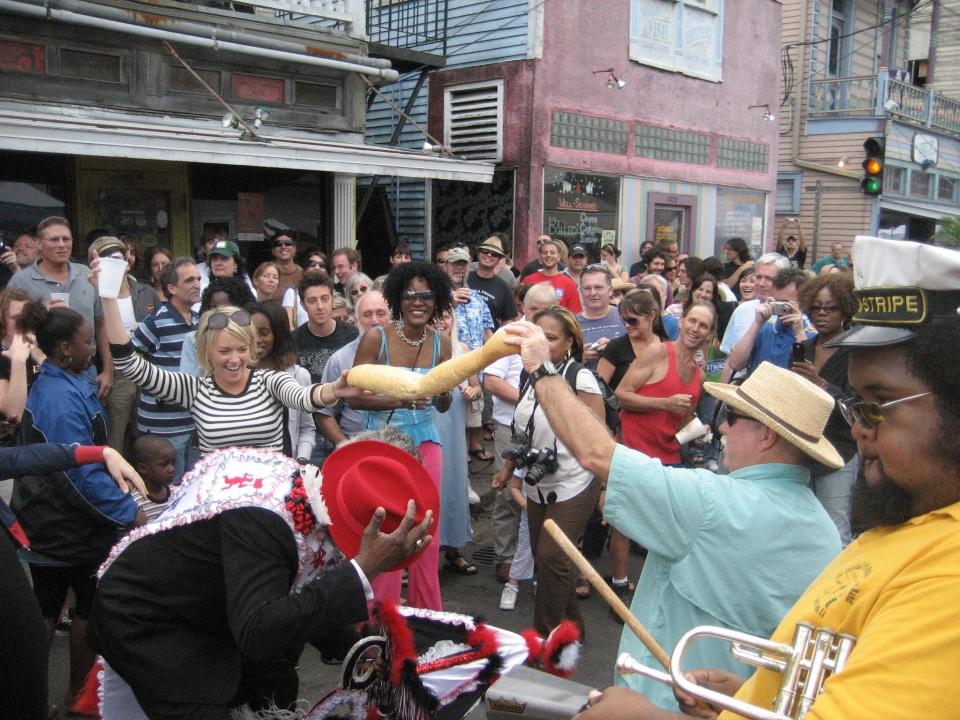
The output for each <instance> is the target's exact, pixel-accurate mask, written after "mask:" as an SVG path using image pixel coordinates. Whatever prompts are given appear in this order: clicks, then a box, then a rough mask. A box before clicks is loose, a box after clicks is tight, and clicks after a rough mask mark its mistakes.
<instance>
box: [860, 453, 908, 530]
mask: <svg viewBox="0 0 960 720" xmlns="http://www.w3.org/2000/svg"><path fill="white" fill-rule="evenodd" d="M880 474H881V475H882V476H883V479H882V480H881V481H880V482H879V483H875V484H873V485H871V484H869V483H868V482H867V479H866V476H865V475H864V474H863V465H862V464H861V465H860V467H859V469H858V470H857V480H856V482H855V483H854V485H853V497H852V498H851V503H850V516H851V518H852V521H853V523H854V524H855V525H856V526H857V527H858V528H860V529H863V530H870V529H871V528H875V527H881V526H889V525H902V524H903V523H905V522H907V520H909V519H910V518H912V517H913V511H912V508H913V495H912V494H911V493H910V492H909V491H908V490H904V489H903V488H902V487H900V486H899V485H897V484H896V483H895V482H894V481H893V480H891V479H890V478H889V477H887V476H886V474H885V473H884V472H883V466H882V465H881V466H880Z"/></svg>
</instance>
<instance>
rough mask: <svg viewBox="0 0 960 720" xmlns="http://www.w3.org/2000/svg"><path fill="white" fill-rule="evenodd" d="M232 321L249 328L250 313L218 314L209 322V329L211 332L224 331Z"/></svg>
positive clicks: (212, 316) (243, 311)
mask: <svg viewBox="0 0 960 720" xmlns="http://www.w3.org/2000/svg"><path fill="white" fill-rule="evenodd" d="M231 320H232V321H233V322H234V323H236V324H237V325H239V326H240V327H247V326H248V325H249V324H250V313H248V312H247V311H246V310H235V311H234V312H232V313H230V314H228V313H225V312H216V313H214V314H213V315H211V316H210V319H209V320H207V327H208V328H209V329H210V330H223V329H224V328H225V327H227V325H229V324H230V321H231Z"/></svg>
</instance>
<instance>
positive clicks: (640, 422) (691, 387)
mask: <svg viewBox="0 0 960 720" xmlns="http://www.w3.org/2000/svg"><path fill="white" fill-rule="evenodd" d="M666 345H667V374H666V375H665V376H664V377H663V380H658V381H657V382H653V383H647V384H646V385H641V386H640V387H638V388H637V389H636V393H637V395H643V396H644V397H651V398H666V397H670V396H671V395H679V394H684V395H690V396H692V398H693V400H692V401H691V402H692V404H693V406H694V407H696V405H697V401H698V400H699V399H700V374H699V373H696V372H695V373H694V374H693V378H692V379H691V380H690V382H688V383H686V384H684V383H683V381H682V380H681V379H680V373H679V372H677V358H676V349H675V348H674V346H673V343H672V342H669V343H666ZM620 420H621V422H622V433H623V434H622V442H623V444H624V445H626V446H627V447H629V448H633V449H634V450H639V451H640V452H642V453H644V454H646V455H649V456H650V457H655V458H657V459H658V460H660V461H661V462H663V463H666V464H671V465H677V464H679V462H680V443H678V442H677V438H676V437H674V436H675V435H676V433H677V430H679V429H680V428H681V427H683V419H682V418H680V417H678V416H677V415H674V414H673V413H671V412H667V411H666V410H654V411H653V412H633V411H630V410H621V411H620Z"/></svg>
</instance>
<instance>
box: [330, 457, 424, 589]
mask: <svg viewBox="0 0 960 720" xmlns="http://www.w3.org/2000/svg"><path fill="white" fill-rule="evenodd" d="M322 493H323V500H324V502H325V503H326V506H327V512H328V514H329V515H330V534H331V535H332V536H333V541H334V542H335V543H336V544H337V547H339V548H340V549H341V550H342V551H343V552H344V554H345V555H346V556H347V557H351V558H352V557H355V556H356V554H357V552H359V550H360V540H361V538H362V537H363V531H364V529H365V528H366V527H367V525H368V524H369V523H370V518H371V517H373V511H374V510H376V509H377V508H378V507H382V508H383V509H384V510H386V511H387V516H386V517H385V518H384V519H383V523H382V524H381V525H380V531H381V532H385V533H391V532H393V531H394V530H396V529H397V527H399V525H400V521H401V520H403V516H404V515H405V514H406V512H407V500H411V499H412V500H413V501H414V502H415V503H416V504H417V514H416V518H415V522H417V523H420V522H422V521H423V516H424V515H425V514H426V512H427V510H433V520H434V524H433V528H434V529H435V528H437V527H438V524H437V523H439V519H440V518H439V514H438V513H439V510H440V497H439V494H438V493H437V487H436V485H434V484H433V480H432V479H431V478H430V475H429V474H428V473H427V471H426V468H424V467H423V464H422V463H421V462H420V461H419V460H417V459H416V458H415V457H413V456H412V455H410V454H409V453H407V452H406V451H405V450H402V449H400V448H398V447H396V446H395V445H391V444H390V443H386V442H381V441H379V440H360V441H357V442H352V443H347V444H344V445H343V446H342V447H339V448H337V449H336V450H334V451H333V452H332V453H331V454H330V456H329V457H328V458H327V460H326V462H324V464H323V487H322ZM432 534H434V535H436V533H435V532H433V533H432ZM424 548H426V545H424ZM422 552H423V550H420V551H419V552H417V553H416V554H414V555H411V556H410V557H408V558H407V559H406V560H404V561H403V562H401V563H400V564H399V565H397V566H396V567H392V568H390V570H400V569H401V568H405V567H407V565H409V564H410V563H412V562H413V561H414V560H416V559H417V557H419V556H420V554H421V553H422Z"/></svg>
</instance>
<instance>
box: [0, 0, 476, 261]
mask: <svg viewBox="0 0 960 720" xmlns="http://www.w3.org/2000/svg"><path fill="white" fill-rule="evenodd" d="M294 10H295V12H294ZM365 20H366V7H365V4H364V3H363V2H362V0H298V1H297V2H289V1H288V0H257V1H255V2H244V3H224V2H179V1H177V0H151V1H150V2H133V1H128V0H104V1H102V2H88V1H87V0H50V1H49V2H44V1H43V0H0V181H2V185H0V188H3V191H4V192H6V193H7V194H9V197H2V196H0V210H2V212H0V230H2V229H3V228H4V227H6V226H8V225H10V224H13V223H15V222H23V221H28V222H29V221H30V220H35V219H36V218H37V217H39V216H43V215H45V214H49V212H50V209H58V210H59V211H61V212H65V213H66V214H67V216H68V217H69V218H70V219H71V220H72V221H73V222H74V223H75V226H76V227H75V231H74V234H75V236H77V237H78V238H82V237H83V235H84V234H85V233H86V232H87V231H89V230H90V229H92V228H98V227H105V228H108V229H109V230H111V231H112V232H115V233H117V234H124V235H129V236H132V237H136V238H138V239H139V240H140V241H141V242H142V243H143V244H144V245H145V246H146V247H151V246H155V245H160V246H165V247H170V248H172V249H173V250H174V251H175V252H176V253H178V254H180V253H184V254H186V253H188V252H190V250H191V249H192V246H193V245H194V244H195V243H196V242H197V240H198V238H199V237H200V234H201V232H202V231H203V230H204V229H210V228H217V229H223V230H224V231H225V232H227V233H228V235H229V236H231V237H238V238H239V239H240V240H241V241H250V242H254V241H257V240H259V239H261V238H262V233H261V228H262V224H263V222H264V220H266V219H268V218H277V219H279V220H280V221H282V222H284V223H286V224H288V225H291V226H294V227H297V228H298V229H300V230H303V231H305V233H306V234H307V235H308V236H309V235H313V236H315V237H316V238H317V239H318V241H319V242H320V243H321V244H323V245H325V246H326V247H327V248H330V247H334V246H339V245H353V244H354V242H355V195H356V189H355V188H356V182H355V178H356V177H357V176H361V175H362V176H367V175H371V174H383V175H391V176H409V177H415V178H441V179H456V180H471V181H479V182H489V180H490V177H491V175H492V168H491V167H490V166H488V165H483V164H480V163H476V162H467V161H463V160H459V159H456V158H450V157H446V156H445V157H438V156H434V155H425V154H423V153H422V152H412V151H409V150H402V149H397V148H385V147H372V146H368V145H365V144H364V141H363V133H364V126H365V119H366V109H367V96H368V94H369V95H371V96H372V94H373V90H372V87H374V86H377V85H381V84H383V83H391V82H394V81H396V79H397V78H398V73H397V71H396V70H394V69H392V68H391V67H390V63H389V61H386V60H383V59H380V58H374V57H370V55H369V54H368V52H367V36H366V29H365ZM251 249H252V248H251ZM75 251H76V252H78V253H82V252H83V248H82V247H78V248H75Z"/></svg>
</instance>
